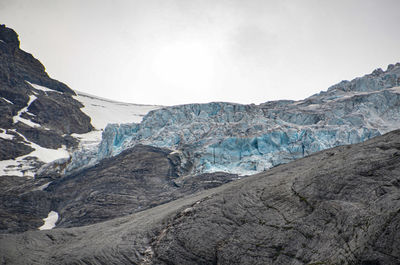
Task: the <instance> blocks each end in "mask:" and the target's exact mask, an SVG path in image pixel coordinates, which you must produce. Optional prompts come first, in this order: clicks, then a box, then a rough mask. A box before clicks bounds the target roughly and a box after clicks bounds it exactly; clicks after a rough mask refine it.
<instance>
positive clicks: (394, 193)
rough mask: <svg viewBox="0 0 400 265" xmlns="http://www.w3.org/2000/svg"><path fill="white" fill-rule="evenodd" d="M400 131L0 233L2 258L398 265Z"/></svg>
mask: <svg viewBox="0 0 400 265" xmlns="http://www.w3.org/2000/svg"><path fill="white" fill-rule="evenodd" d="M399 227H400V130H397V131H394V132H391V133H388V134H386V135H384V136H379V137H376V138H374V139H372V140H369V141H367V142H365V143H361V144H357V145H347V146H341V147H337V148H334V149H329V150H326V151H322V152H319V153H316V154H313V155H310V156H308V157H306V158H303V159H299V160H296V161H294V162H291V163H289V164H285V165H280V166H277V167H275V168H272V169H270V170H268V171H266V172H264V173H260V174H257V175H254V176H250V177H248V178H245V179H242V180H238V181H234V182H232V183H228V184H226V185H223V186H220V187H218V188H215V189H210V190H207V191H203V192H201V193H198V194H196V195H192V196H189V197H185V198H183V199H178V200H174V201H172V202H169V203H167V204H163V205H161V206H157V207H154V208H151V209H148V210H145V211H141V212H139V213H135V214H132V215H128V216H125V217H121V218H115V219H113V220H110V221H106V222H101V223H97V224H94V225H89V226H84V227H79V228H58V229H53V230H48V231H29V232H25V233H21V234H8V235H1V236H0V257H1V258H0V261H1V262H2V263H3V264H365V265H366V264H400V234H399V233H400V232H399V231H400V230H399Z"/></svg>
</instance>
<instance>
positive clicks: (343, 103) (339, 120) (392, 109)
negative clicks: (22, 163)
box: [67, 64, 400, 174]
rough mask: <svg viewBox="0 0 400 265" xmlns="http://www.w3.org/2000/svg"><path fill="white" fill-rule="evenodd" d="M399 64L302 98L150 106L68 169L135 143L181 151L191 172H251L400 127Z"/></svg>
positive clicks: (75, 159) (110, 131)
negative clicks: (157, 107) (242, 103)
mask: <svg viewBox="0 0 400 265" xmlns="http://www.w3.org/2000/svg"><path fill="white" fill-rule="evenodd" d="M399 86H400V64H396V65H389V67H388V70H387V71H383V70H381V69H378V70H375V71H374V72H373V73H372V74H369V75H366V76H364V77H361V78H356V79H354V80H352V81H342V82H341V83H339V84H337V85H334V86H332V87H330V88H329V89H328V91H326V92H321V93H319V94H316V95H313V96H311V97H309V98H307V99H305V100H301V101H290V100H281V101H272V102H266V103H263V104H260V105H254V104H252V105H241V104H234V103H226V102H213V103H208V104H188V105H180V106H172V107H166V108H163V109H159V110H154V111H151V112H149V113H148V114H147V115H146V116H145V117H144V118H143V121H142V122H141V123H139V124H136V123H131V124H120V125H118V124H109V125H108V126H107V127H106V128H105V130H104V132H103V136H102V141H101V143H100V144H99V146H98V149H97V150H90V151H88V150H86V151H80V152H76V154H75V153H74V154H73V156H72V159H71V161H72V162H71V163H70V164H69V165H68V167H67V171H72V170H75V169H78V168H81V167H82V165H83V164H86V165H93V164H95V163H97V162H98V161H99V160H101V159H103V158H106V157H110V156H114V155H117V154H119V153H120V152H122V151H123V150H125V149H127V148H130V147H132V146H134V145H136V144H147V145H152V146H157V147H166V148H170V149H173V150H177V151H179V153H180V154H181V156H183V157H184V159H190V160H191V161H192V163H193V169H192V173H193V174H194V173H202V172H215V171H226V172H231V173H239V174H251V173H256V172H260V171H263V170H265V169H268V168H270V167H272V166H275V165H277V164H281V163H286V162H289V161H291V160H293V159H296V158H300V157H303V156H305V155H308V154H311V153H314V152H317V151H320V150H323V149H327V148H331V147H334V146H338V145H345V144H353V143H358V142H362V141H365V140H367V139H369V138H372V137H375V136H378V135H380V134H382V133H385V132H388V131H391V130H393V129H397V128H400V88H399Z"/></svg>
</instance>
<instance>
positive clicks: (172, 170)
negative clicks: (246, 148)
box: [0, 145, 238, 233]
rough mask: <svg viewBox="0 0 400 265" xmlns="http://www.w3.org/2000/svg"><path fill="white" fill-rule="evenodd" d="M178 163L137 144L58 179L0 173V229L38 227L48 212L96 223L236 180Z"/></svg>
mask: <svg viewBox="0 0 400 265" xmlns="http://www.w3.org/2000/svg"><path fill="white" fill-rule="evenodd" d="M60 163H61V161H60ZM181 164H182V163H181V161H180V159H179V156H178V155H177V154H176V153H173V152H171V151H170V150H167V149H160V148H156V147H151V146H142V145H138V146H135V147H134V148H132V149H129V150H126V151H124V152H122V153H121V154H119V155H117V156H115V157H112V158H108V159H104V160H103V161H101V163H99V164H98V165H96V166H95V167H92V168H88V169H86V170H84V171H82V172H80V173H78V174H74V175H69V176H67V177H64V178H61V179H56V180H54V179H52V178H49V177H42V178H36V179H31V180H25V179H23V178H15V177H14V178H13V177H3V178H2V179H1V182H2V186H1V187H0V200H1V202H2V204H1V205H0V219H1V221H0V233H16V232H23V231H27V230H36V229H37V228H38V227H40V226H41V225H42V224H43V221H42V219H43V218H45V217H46V216H47V214H48V213H49V212H50V211H55V212H56V213H57V214H58V215H59V219H58V222H57V227H76V226H82V225H88V224H94V223H98V222H101V221H105V220H110V219H113V218H116V217H121V216H125V215H128V214H132V213H135V212H139V211H143V210H146V209H149V208H151V207H155V206H157V205H160V204H165V203H167V202H170V201H173V200H176V199H178V198H181V197H183V196H184V195H189V194H193V193H196V192H199V191H202V190H205V189H210V188H214V187H217V186H220V185H222V184H225V183H228V182H230V181H232V180H237V179H238V176H237V175H233V174H227V173H212V174H205V175H198V176H192V177H189V178H185V177H181V174H182V172H185V171H186V170H187V169H186V168H182V166H181Z"/></svg>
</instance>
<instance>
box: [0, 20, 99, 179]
mask: <svg viewBox="0 0 400 265" xmlns="http://www.w3.org/2000/svg"><path fill="white" fill-rule="evenodd" d="M19 45H20V43H19V40H18V35H17V34H16V33H15V32H14V31H13V30H12V29H10V28H7V27H5V26H4V25H0V115H1V118H0V146H1V148H0V160H2V161H0V175H17V176H22V175H25V176H33V175H34V172H35V171H36V170H37V169H38V168H39V167H40V166H41V165H43V164H44V163H48V162H50V161H52V160H54V159H57V158H63V157H68V150H72V149H74V148H75V147H76V146H77V144H78V141H77V140H76V139H74V138H73V137H71V134H73V133H79V134H81V133H87V132H89V131H91V130H92V129H93V127H92V125H91V124H90V118H89V117H88V116H87V115H85V114H84V113H83V112H82V111H81V110H80V108H81V107H83V105H82V104H81V103H80V102H78V101H76V100H74V99H73V96H74V95H75V92H74V91H73V90H71V89H70V88H69V87H68V86H66V85H65V84H63V83H61V82H59V81H57V80H54V79H51V78H50V77H49V76H48V75H47V73H46V72H45V68H44V66H43V65H42V64H41V63H40V62H39V61H38V60H37V59H35V58H34V57H33V56H32V55H31V54H29V53H26V52H24V51H22V50H21V49H20V48H19Z"/></svg>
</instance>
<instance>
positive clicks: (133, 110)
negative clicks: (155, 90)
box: [74, 91, 162, 130]
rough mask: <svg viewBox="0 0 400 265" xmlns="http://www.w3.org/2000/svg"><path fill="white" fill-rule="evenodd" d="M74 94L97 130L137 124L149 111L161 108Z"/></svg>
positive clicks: (80, 93) (79, 93) (84, 94)
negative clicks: (118, 125)
mask: <svg viewBox="0 0 400 265" xmlns="http://www.w3.org/2000/svg"><path fill="white" fill-rule="evenodd" d="M75 93H76V94H77V95H78V96H75V97H74V98H75V99H76V100H78V101H79V102H81V103H82V104H83V105H84V106H85V107H83V108H82V109H81V110H82V111H83V112H84V113H86V114H87V115H88V116H89V117H91V119H92V120H91V123H92V125H93V126H94V127H95V128H96V129H97V130H101V129H104V128H105V127H106V126H107V124H109V123H132V122H135V123H139V122H141V121H142V118H143V116H145V115H146V114H147V113H148V112H149V111H151V110H155V109H159V108H161V107H162V106H156V105H140V104H133V103H123V102H117V101H113V100H109V99H104V98H100V97H97V96H93V95H89V94H86V93H83V92H79V91H75Z"/></svg>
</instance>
